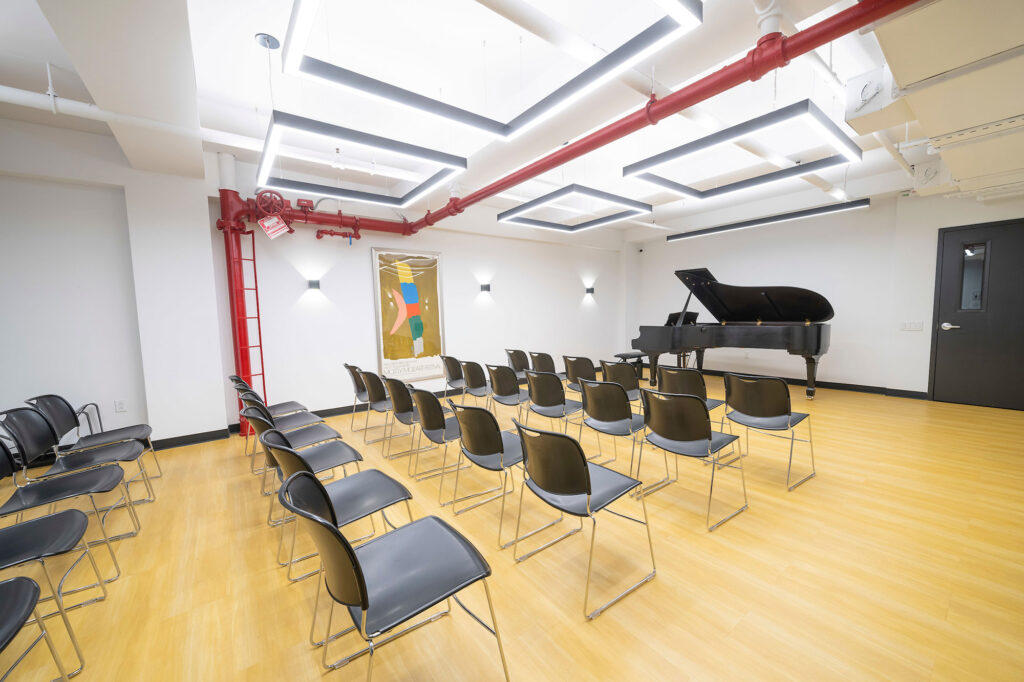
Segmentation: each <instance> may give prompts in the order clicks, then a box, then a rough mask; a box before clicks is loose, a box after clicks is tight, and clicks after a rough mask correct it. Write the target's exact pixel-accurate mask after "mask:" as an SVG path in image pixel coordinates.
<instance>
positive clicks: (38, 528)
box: [0, 509, 89, 570]
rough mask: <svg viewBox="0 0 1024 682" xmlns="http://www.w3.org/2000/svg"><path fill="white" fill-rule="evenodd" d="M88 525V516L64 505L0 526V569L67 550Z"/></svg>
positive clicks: (78, 539)
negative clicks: (4, 526) (18, 521)
mask: <svg viewBox="0 0 1024 682" xmlns="http://www.w3.org/2000/svg"><path fill="white" fill-rule="evenodd" d="M88 526H89V517H88V516H86V515H85V514H84V513H82V512H81V511H79V510H78V509H66V510H64V511H62V512H57V513H56V514H50V515H49V516H42V517H40V518H38V519H31V520H29V521H24V522H22V523H18V524H15V525H13V526H8V527H7V528H0V570H3V569H5V568H10V567H11V566H17V565H18V564H23V563H25V562H26V561H35V560H37V559H45V558H46V557H51V556H55V555H57V554H63V553H65V552H69V551H71V550H72V549H74V548H75V547H77V546H78V543H80V542H81V541H82V536H84V535H85V529H86V528H87V527H88Z"/></svg>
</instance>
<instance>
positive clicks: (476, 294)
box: [210, 201, 625, 420]
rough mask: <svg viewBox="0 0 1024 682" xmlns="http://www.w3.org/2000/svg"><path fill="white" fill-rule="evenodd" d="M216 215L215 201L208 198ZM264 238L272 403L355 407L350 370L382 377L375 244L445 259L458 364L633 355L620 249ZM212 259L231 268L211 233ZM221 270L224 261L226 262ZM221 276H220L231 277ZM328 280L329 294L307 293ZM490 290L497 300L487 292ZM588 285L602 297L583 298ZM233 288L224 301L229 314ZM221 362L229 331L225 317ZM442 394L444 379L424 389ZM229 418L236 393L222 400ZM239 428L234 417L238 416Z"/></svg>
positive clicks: (456, 236) (259, 247) (263, 299)
mask: <svg viewBox="0 0 1024 682" xmlns="http://www.w3.org/2000/svg"><path fill="white" fill-rule="evenodd" d="M211 204H214V207H213V208H212V209H211V211H212V213H214V214H216V210H217V209H216V206H215V205H216V204H217V202H216V201H211ZM297 227H298V229H297V230H296V233H295V234H293V235H285V236H281V237H279V238H277V239H276V240H273V241H271V240H269V239H267V237H266V235H265V234H263V233H262V231H260V230H259V227H256V230H257V233H256V236H257V240H256V257H257V263H258V276H259V287H260V306H261V313H262V326H263V336H264V349H263V352H264V360H265V362H266V367H267V394H268V396H269V399H270V400H271V401H278V400H298V401H300V402H302V403H303V404H305V405H306V406H307V407H309V408H310V409H327V408H333V407H340V406H344V405H350V404H351V402H352V389H351V383H350V380H349V377H348V374H347V372H346V371H345V369H344V367H343V366H342V363H346V362H347V363H350V364H354V365H358V366H360V367H362V368H364V369H367V370H370V371H374V372H376V371H378V369H377V355H376V353H377V344H376V340H375V337H374V324H375V322H374V320H375V312H374V303H373V284H372V282H373V280H372V270H371V257H370V249H371V247H374V246H385V247H388V248H405V249H411V250H420V251H433V252H439V253H440V254H441V287H442V294H443V305H444V331H445V351H446V353H447V354H450V355H454V356H455V357H458V358H459V359H460V360H475V361H477V362H480V363H481V364H483V363H492V364H506V362H507V359H506V356H505V348H519V349H523V350H527V351H531V350H533V351H545V352H548V353H550V354H551V355H552V356H554V357H555V358H556V364H557V365H558V366H559V367H561V364H562V361H561V356H562V355H584V356H587V357H590V358H591V359H592V360H593V361H594V362H595V363H596V362H597V361H598V360H599V359H601V358H611V357H612V355H613V354H614V353H616V352H621V351H622V350H624V349H625V348H624V347H623V346H622V345H621V344H620V343H617V340H618V339H619V338H620V337H621V334H622V332H621V320H622V319H623V315H622V312H621V306H622V286H621V277H620V269H619V253H618V252H617V251H608V250H598V249H579V248H572V247H568V246H560V245H553V244H541V243H536V242H530V241H523V240H517V239H508V238H502V237H490V236H474V235H470V234H467V233H465V232H452V231H446V230H442V229H438V228H431V229H427V230H424V231H423V232H421V233H419V234H418V235H416V236H414V237H400V236H391V235H386V234H381V233H373V232H366V233H364V236H363V238H362V239H361V240H358V241H354V242H353V244H352V245H351V246H349V244H348V240H346V239H341V238H327V239H323V240H319V241H318V240H317V239H315V238H314V231H313V230H311V229H310V228H306V227H301V226H297ZM210 234H211V241H212V244H213V245H214V254H215V255H214V261H215V262H216V263H222V262H223V237H222V235H221V233H220V232H219V231H218V230H217V229H216V228H211V233H210ZM220 269H221V270H222V271H223V265H221V266H220ZM222 276H223V275H222V273H218V277H222ZM310 279H319V280H320V287H321V288H320V290H319V291H311V290H309V289H308V288H307V281H308V280H310ZM483 282H490V284H491V292H490V294H486V293H481V292H480V284H481V283H483ZM585 284H590V285H593V286H594V287H595V289H596V291H595V295H594V296H592V297H587V296H585V295H584V289H585ZM223 289H224V287H218V296H219V298H220V303H219V305H220V306H221V308H222V310H226V309H227V300H226V293H225V292H224V291H223ZM221 320H222V323H221V341H222V349H221V354H222V357H226V358H229V357H230V345H229V344H230V342H231V332H230V328H229V327H228V325H227V317H226V316H225V315H222V316H221ZM416 383H417V385H420V386H422V387H424V388H428V389H431V390H440V389H442V388H444V382H443V380H435V381H424V382H416ZM225 404H226V405H227V409H228V410H229V414H231V413H232V412H234V411H236V410H237V408H236V407H235V402H234V396H233V394H232V393H230V392H225ZM234 419H235V420H237V416H235V417H234Z"/></svg>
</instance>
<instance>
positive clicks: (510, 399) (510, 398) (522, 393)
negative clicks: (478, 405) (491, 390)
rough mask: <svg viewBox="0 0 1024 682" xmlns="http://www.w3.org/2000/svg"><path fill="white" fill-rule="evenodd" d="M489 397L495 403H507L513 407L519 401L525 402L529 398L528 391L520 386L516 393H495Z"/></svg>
mask: <svg viewBox="0 0 1024 682" xmlns="http://www.w3.org/2000/svg"><path fill="white" fill-rule="evenodd" d="M491 397H492V398H493V399H494V401H495V402H497V403H501V404H502V405H507V406H510V407H515V406H516V405H519V404H520V403H525V402H526V401H527V400H529V399H530V392H529V391H527V390H526V389H525V388H521V389H519V392H518V393H515V394H512V395H498V394H497V393H495V394H494V395H493V396H491Z"/></svg>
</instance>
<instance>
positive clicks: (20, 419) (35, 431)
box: [0, 407, 60, 466]
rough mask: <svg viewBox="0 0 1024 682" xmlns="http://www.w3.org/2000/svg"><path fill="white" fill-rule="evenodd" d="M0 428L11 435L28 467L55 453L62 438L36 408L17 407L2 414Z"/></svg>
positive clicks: (0, 415)
mask: <svg viewBox="0 0 1024 682" xmlns="http://www.w3.org/2000/svg"><path fill="white" fill-rule="evenodd" d="M0 426H3V427H4V429H5V430H6V431H7V433H9V434H10V435H11V438H13V439H14V443H15V445H17V446H18V453H19V454H20V455H21V461H22V462H24V463H25V465H26V466H30V465H31V464H32V462H33V461H34V460H36V459H38V458H39V457H41V456H43V455H46V454H50V453H52V452H53V451H54V448H55V447H56V446H57V443H59V442H60V438H59V437H58V436H57V433H56V432H55V431H54V430H53V425H52V424H50V422H49V420H48V419H47V418H46V417H45V416H43V413H42V412H40V411H39V410H37V409H36V408H34V407H15V408H14V409H13V410H7V411H5V412H0Z"/></svg>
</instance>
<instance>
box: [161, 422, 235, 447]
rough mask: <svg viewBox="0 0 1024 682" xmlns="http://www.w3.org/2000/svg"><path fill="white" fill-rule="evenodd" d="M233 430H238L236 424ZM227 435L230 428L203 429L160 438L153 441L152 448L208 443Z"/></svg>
mask: <svg viewBox="0 0 1024 682" xmlns="http://www.w3.org/2000/svg"><path fill="white" fill-rule="evenodd" d="M235 431H236V432H237V431H238V424H235ZM229 435H230V428H228V429H217V430H215V431H204V432H203V433H190V434H188V435H186V436H175V437H174V438H161V439H159V440H155V441H153V449H154V450H167V449H169V448H180V447H182V446H185V445H196V444H197V443H208V442H210V441H213V440H223V439H225V438H227V437H228V436H229Z"/></svg>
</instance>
